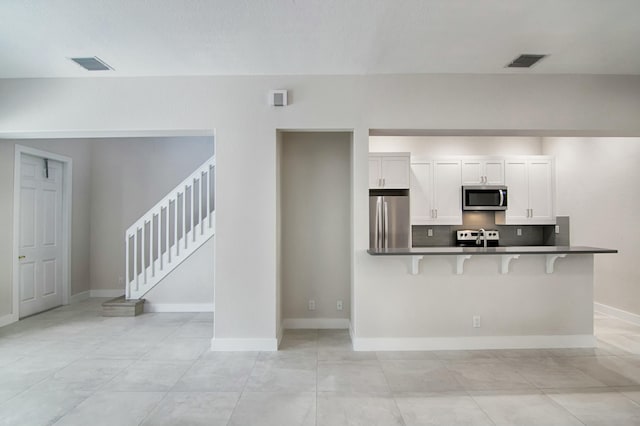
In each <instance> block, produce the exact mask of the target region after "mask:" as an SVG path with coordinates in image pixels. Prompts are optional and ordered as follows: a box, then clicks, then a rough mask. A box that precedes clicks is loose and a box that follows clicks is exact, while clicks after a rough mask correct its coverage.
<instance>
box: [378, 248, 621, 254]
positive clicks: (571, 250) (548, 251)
mask: <svg viewBox="0 0 640 426" xmlns="http://www.w3.org/2000/svg"><path fill="white" fill-rule="evenodd" d="M617 252H618V250H613V249H606V248H599V247H584V246H511V247H487V248H484V247H413V248H393V249H369V250H367V253H369V254H370V255H372V256H424V255H426V256H442V255H448V256H456V255H503V254H596V253H617Z"/></svg>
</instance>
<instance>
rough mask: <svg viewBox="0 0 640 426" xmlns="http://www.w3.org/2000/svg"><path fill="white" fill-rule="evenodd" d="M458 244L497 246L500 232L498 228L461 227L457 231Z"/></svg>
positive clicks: (462, 245) (466, 245) (463, 245)
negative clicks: (475, 228)
mask: <svg viewBox="0 0 640 426" xmlns="http://www.w3.org/2000/svg"><path fill="white" fill-rule="evenodd" d="M456 245H457V246H461V247H497V246H499V245H500V232H498V230H496V229H487V230H484V229H477V230H474V229H461V230H459V231H456Z"/></svg>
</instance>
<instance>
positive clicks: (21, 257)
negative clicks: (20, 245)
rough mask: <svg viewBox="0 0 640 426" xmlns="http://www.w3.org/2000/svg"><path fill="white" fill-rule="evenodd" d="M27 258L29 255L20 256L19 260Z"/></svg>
mask: <svg viewBox="0 0 640 426" xmlns="http://www.w3.org/2000/svg"><path fill="white" fill-rule="evenodd" d="M26 258H27V256H18V260H23V259H26Z"/></svg>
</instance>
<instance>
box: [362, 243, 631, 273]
mask: <svg viewBox="0 0 640 426" xmlns="http://www.w3.org/2000/svg"><path fill="white" fill-rule="evenodd" d="M617 252H618V250H615V249H607V248H600V247H585V246H511V247H509V246H508V247H413V248H384V249H369V250H367V253H369V254H370V255H372V256H407V257H409V258H410V259H411V274H413V275H416V274H418V272H419V269H418V265H419V262H420V261H421V260H422V259H424V256H457V262H456V274H458V275H461V274H462V273H463V265H464V261H465V260H468V259H470V258H471V256H501V259H502V265H501V269H500V272H501V273H502V274H506V273H508V272H509V263H510V262H511V261H512V260H514V259H518V258H519V257H520V255H545V256H546V268H545V270H546V273H548V274H551V273H553V268H554V264H555V262H556V260H557V259H560V258H563V257H565V256H566V255H568V254H604V253H617Z"/></svg>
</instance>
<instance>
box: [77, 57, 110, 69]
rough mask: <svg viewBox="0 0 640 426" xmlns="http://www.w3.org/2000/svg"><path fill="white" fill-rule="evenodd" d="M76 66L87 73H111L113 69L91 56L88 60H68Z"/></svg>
mask: <svg viewBox="0 0 640 426" xmlns="http://www.w3.org/2000/svg"><path fill="white" fill-rule="evenodd" d="M69 59H71V60H72V61H73V62H75V63H76V64H78V65H80V66H81V67H82V68H84V69H85V70H87V71H113V68H112V67H111V66H109V65H108V64H107V63H106V62H105V61H103V60H102V59H100V58H98V57H97V56H92V57H89V58H69Z"/></svg>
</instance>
